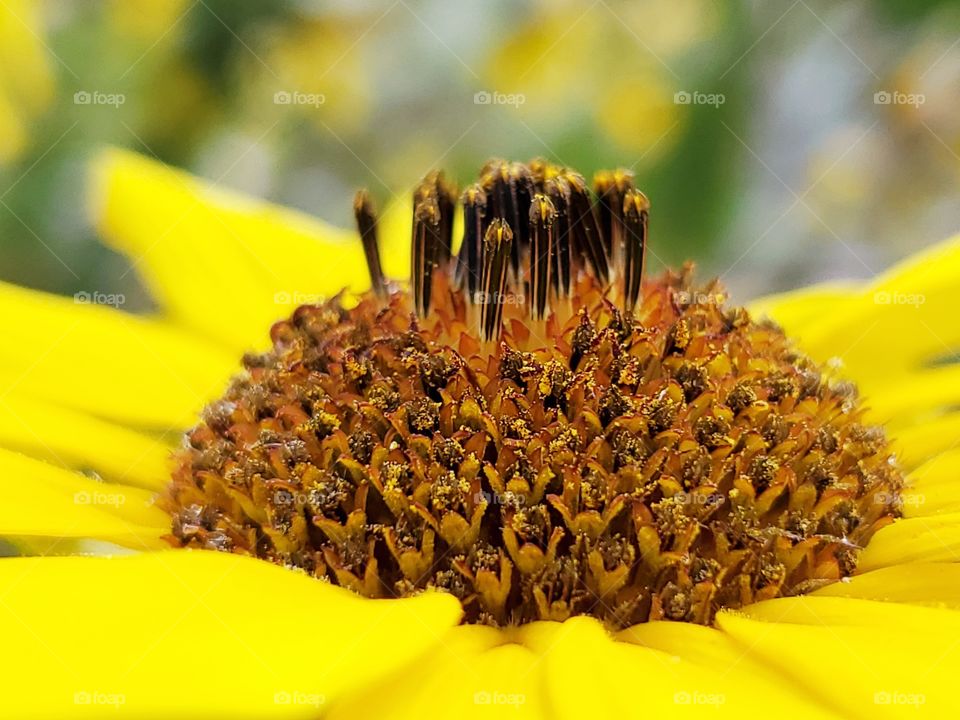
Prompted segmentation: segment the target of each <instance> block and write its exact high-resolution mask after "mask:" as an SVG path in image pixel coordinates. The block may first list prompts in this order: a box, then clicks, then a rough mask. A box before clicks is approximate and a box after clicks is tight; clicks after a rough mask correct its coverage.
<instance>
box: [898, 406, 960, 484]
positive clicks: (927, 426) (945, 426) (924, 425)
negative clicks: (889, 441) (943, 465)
mask: <svg viewBox="0 0 960 720" xmlns="http://www.w3.org/2000/svg"><path fill="white" fill-rule="evenodd" d="M958 445H960V412H951V413H946V414H943V415H939V416H937V417H934V418H929V419H926V420H924V421H923V422H918V423H916V424H915V425H913V426H911V427H907V428H903V429H901V430H899V431H897V433H896V434H895V436H894V447H895V448H896V449H897V450H898V452H899V455H900V460H901V466H902V467H903V468H905V469H907V470H911V469H913V468H916V467H919V466H920V465H922V464H923V463H925V462H927V461H929V460H932V459H934V458H936V457H937V456H938V455H940V454H941V453H944V452H946V451H948V450H953V449H955V448H957V447H958Z"/></svg>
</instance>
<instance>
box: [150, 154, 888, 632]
mask: <svg viewBox="0 0 960 720" xmlns="http://www.w3.org/2000/svg"><path fill="white" fill-rule="evenodd" d="M595 186H596V188H597V197H596V199H595V198H594V197H593V196H592V195H591V194H590V193H589V191H588V190H587V188H586V183H585V182H584V180H583V178H582V176H580V175H579V174H577V173H575V172H573V171H570V170H567V169H564V168H558V167H554V166H552V165H550V164H548V163H546V162H543V161H534V162H532V163H530V164H529V165H525V164H522V163H506V162H502V161H491V162H489V163H488V164H487V165H486V166H485V168H484V169H483V171H482V172H481V177H480V182H479V183H477V184H476V185H473V186H471V187H470V188H469V189H468V190H467V191H466V192H465V193H464V195H463V215H464V236H463V238H462V240H460V241H459V242H458V243H456V246H457V247H458V248H459V252H458V253H456V254H455V253H454V251H453V248H454V242H453V225H454V217H453V215H454V212H455V208H456V200H455V193H454V191H453V189H452V188H451V187H450V186H449V184H448V183H447V182H446V181H445V179H444V178H443V176H442V175H441V174H438V173H434V174H431V175H428V176H427V177H426V178H425V179H424V181H423V182H422V183H421V184H420V186H419V187H418V188H417V190H416V191H415V193H414V216H413V234H412V237H413V241H412V242H413V247H412V253H411V256H412V279H411V283H410V289H409V290H408V289H407V288H406V287H401V286H395V285H391V284H390V283H389V282H388V281H387V280H386V279H385V278H384V276H383V274H382V270H381V264H380V259H379V248H378V244H377V240H376V218H375V216H374V213H373V210H372V207H371V202H370V199H369V197H368V196H367V195H366V193H360V194H359V195H358V197H357V201H356V203H355V209H356V214H357V218H358V227H359V230H360V235H361V238H362V240H363V243H364V250H365V258H366V260H367V263H368V267H369V270H370V275H371V284H372V290H371V291H369V292H368V293H366V294H364V295H362V296H361V297H360V298H359V300H358V302H357V303H356V304H355V305H353V306H352V307H349V308H347V307H345V304H344V299H343V297H342V296H340V295H338V296H335V297H334V298H333V299H331V300H329V301H327V302H324V303H321V304H317V305H305V306H301V307H299V308H298V309H297V310H296V311H295V312H294V313H293V315H292V316H291V317H290V318H289V319H288V320H285V321H281V322H278V323H277V324H275V325H274V326H273V328H272V330H271V338H272V341H273V348H272V349H271V350H270V351H268V352H266V353H262V354H251V355H247V356H246V357H245V358H244V366H245V372H244V373H243V374H242V375H241V376H239V377H238V378H237V379H235V380H234V382H233V383H232V384H231V386H230V388H229V389H228V390H227V392H226V394H225V395H224V397H223V398H222V399H221V400H218V401H217V402H215V403H214V404H212V405H210V406H208V408H207V409H206V411H205V412H204V415H203V421H202V423H201V424H200V425H198V426H197V427H196V428H194V430H192V431H191V432H190V433H189V434H188V443H187V449H186V450H185V451H184V452H183V453H181V455H180V458H179V464H178V469H177V471H176V473H175V476H174V477H175V479H174V484H173V486H172V488H171V491H170V494H169V496H168V498H167V500H166V505H167V507H168V508H169V509H170V511H171V513H172V514H173V533H172V540H173V541H174V543H175V544H176V545H178V546H191V547H201V548H207V549H213V550H228V551H232V552H240V553H244V554H250V555H256V556H259V557H263V558H266V559H269V560H272V561H273V562H276V563H279V564H282V565H287V566H291V567H295V568H299V569H302V570H304V571H306V572H307V573H309V574H311V575H314V576H316V577H321V578H324V579H326V580H328V581H330V582H334V583H336V584H339V585H342V586H344V587H347V588H349V589H351V590H354V591H356V592H358V593H361V594H363V595H365V596H368V597H398V596H407V595H412V594H416V593H418V592H421V591H423V590H425V589H429V588H436V589H440V590H443V591H446V592H449V593H451V594H453V595H454V596H456V597H457V598H458V599H459V600H460V601H461V603H462V604H463V607H464V613H465V619H466V620H467V621H468V622H485V623H491V624H496V625H512V624H517V623H524V622H531V621H534V620H566V619H567V618H569V617H572V616H574V615H580V614H588V615H593V616H595V617H598V618H600V619H602V620H604V621H605V622H607V623H608V624H609V625H611V626H613V627H616V628H623V627H629V626H631V625H634V624H636V623H638V622H645V621H648V620H659V619H664V618H666V619H672V620H689V621H692V622H699V623H710V622H711V621H712V620H713V618H714V615H715V613H716V611H717V610H718V609H721V608H736V607H740V606H741V605H744V604H748V603H752V602H755V601H757V600H761V599H767V598H773V597H778V596H781V595H795V594H798V593H802V592H806V591H809V590H812V589H816V588H818V587H821V586H822V585H824V584H826V583H829V582H832V581H835V580H838V579H840V578H842V577H844V576H847V575H849V574H851V573H852V572H853V570H854V569H855V567H856V557H857V553H858V551H859V550H860V549H861V548H863V547H864V546H865V545H866V544H867V542H869V540H870V538H871V536H872V535H873V533H874V532H875V531H876V530H877V529H878V528H880V527H882V526H883V525H885V524H886V523H888V522H889V521H890V520H892V519H893V518H894V517H895V516H896V515H897V514H898V512H899V491H900V488H901V487H902V484H903V480H902V477H901V475H900V473H899V471H898V470H897V468H896V465H895V463H894V461H893V458H892V455H891V452H890V450H889V447H888V443H887V441H886V439H885V437H884V433H883V430H882V429H881V428H879V427H870V426H867V425H865V424H864V423H863V420H862V415H863V409H862V407H861V405H860V403H859V401H858V399H857V397H856V391H855V390H854V389H853V388H852V386H851V385H850V384H849V383H846V382H843V381H838V380H836V379H834V378H830V377H827V376H825V375H824V373H823V372H822V370H821V368H819V367H818V366H817V365H816V364H815V363H814V362H813V361H811V360H810V359H808V358H807V357H805V356H804V355H802V354H801V353H800V352H799V351H798V350H797V349H796V348H795V347H794V346H793V345H792V344H791V343H790V342H789V341H788V340H787V338H786V337H785V336H784V335H783V333H782V331H780V329H779V328H777V327H776V326H774V325H772V324H771V323H762V324H758V323H756V322H754V321H753V320H752V319H751V318H750V316H749V314H748V313H747V312H745V311H744V310H742V309H739V308H730V307H727V306H726V305H725V304H724V302H723V300H724V297H723V293H722V291H721V290H720V288H719V287H718V286H717V285H716V284H711V285H709V286H706V287H703V288H698V287H696V286H695V285H693V284H692V280H691V277H690V275H691V274H690V268H685V270H684V272H683V273H682V274H679V275H677V274H673V273H667V274H666V275H664V276H663V277H662V278H660V279H658V280H656V281H653V282H649V283H647V284H646V285H645V286H641V282H640V281H641V273H642V269H643V258H644V249H645V243H646V240H647V226H648V219H649V207H650V206H649V202H648V201H647V199H646V197H645V196H644V195H643V194H642V193H641V192H640V191H639V190H637V189H635V188H634V187H633V180H632V177H631V176H630V175H629V174H628V173H626V172H624V171H617V172H614V173H601V174H599V175H598V177H597V180H596V183H595ZM595 206H596V207H598V208H599V212H595V211H594V207H595Z"/></svg>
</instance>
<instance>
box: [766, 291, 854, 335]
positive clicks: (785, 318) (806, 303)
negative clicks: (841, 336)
mask: <svg viewBox="0 0 960 720" xmlns="http://www.w3.org/2000/svg"><path fill="white" fill-rule="evenodd" d="M860 292H862V288H860V287H859V286H858V285H856V284H855V283H845V282H833V283H822V284H820V285H811V286H810V287H806V288H801V289H799V290H791V291H789V292H785V293H779V294H777V295H769V296H767V297H763V298H759V299H757V300H754V301H753V302H751V303H750V305H749V310H750V312H751V314H752V315H753V316H754V317H755V318H757V319H762V318H764V317H768V318H770V319H772V320H774V321H776V322H777V323H778V324H779V325H780V326H781V327H782V328H783V329H784V330H785V331H786V332H787V333H788V334H789V335H791V336H792V337H796V338H799V339H801V340H802V336H803V333H804V332H806V331H808V330H809V328H811V327H814V326H816V325H817V324H819V323H823V322H827V321H829V319H830V318H831V317H832V316H833V314H834V313H836V312H837V310H838V308H841V307H842V306H843V305H844V304H845V303H847V302H850V301H852V300H855V299H856V298H857V297H858V296H859V294H860Z"/></svg>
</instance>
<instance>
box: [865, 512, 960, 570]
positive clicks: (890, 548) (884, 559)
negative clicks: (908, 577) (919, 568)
mask: <svg viewBox="0 0 960 720" xmlns="http://www.w3.org/2000/svg"><path fill="white" fill-rule="evenodd" d="M915 562H960V513H947V514H944V515H932V516H930V517H918V518H907V519H903V520H898V521H896V522H895V523H893V524H892V525H887V526H886V527H884V528H881V529H880V530H879V531H878V532H877V534H876V535H874V536H873V537H872V538H871V539H870V542H869V543H867V547H866V548H864V550H863V552H862V553H861V554H860V559H859V561H858V562H857V569H858V570H859V571H860V572H867V571H868V570H876V569H877V568H883V567H889V566H891V565H902V564H904V563H915Z"/></svg>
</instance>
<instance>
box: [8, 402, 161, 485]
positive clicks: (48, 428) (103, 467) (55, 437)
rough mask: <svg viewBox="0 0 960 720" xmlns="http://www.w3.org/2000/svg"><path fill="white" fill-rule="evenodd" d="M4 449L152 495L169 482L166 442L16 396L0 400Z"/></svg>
mask: <svg viewBox="0 0 960 720" xmlns="http://www.w3.org/2000/svg"><path fill="white" fill-rule="evenodd" d="M0 447H6V448H10V449H13V450H19V451H20V452H23V453H26V454H27V455H31V456H33V457H36V458H41V459H43V460H46V461H47V462H51V463H55V464H57V465H60V466H62V467H68V468H75V469H77V470H94V471H96V472H97V473H98V474H99V475H100V476H101V477H103V478H105V479H107V480H109V481H112V482H119V483H126V484H128V485H136V486H138V487H143V488H147V489H151V490H159V489H161V488H162V487H164V485H166V483H167V482H168V481H169V479H170V473H169V469H168V459H169V456H170V446H169V445H168V444H166V443H165V442H163V441H162V440H159V439H157V438H152V437H148V436H147V435H144V434H141V433H138V432H134V431H133V430H128V429H127V428H124V427H122V426H120V425H115V424H113V423H109V422H104V421H103V420H98V419H97V418H94V417H91V416H89V415H87V414H85V413H81V412H77V411H76V410H71V409H69V408H65V407H61V406H58V405H54V404H52V403H49V402H45V401H43V400H39V399H37V398H32V397H28V396H26V395H23V394H21V393H18V392H12V393H9V394H7V395H6V396H3V397H0Z"/></svg>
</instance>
